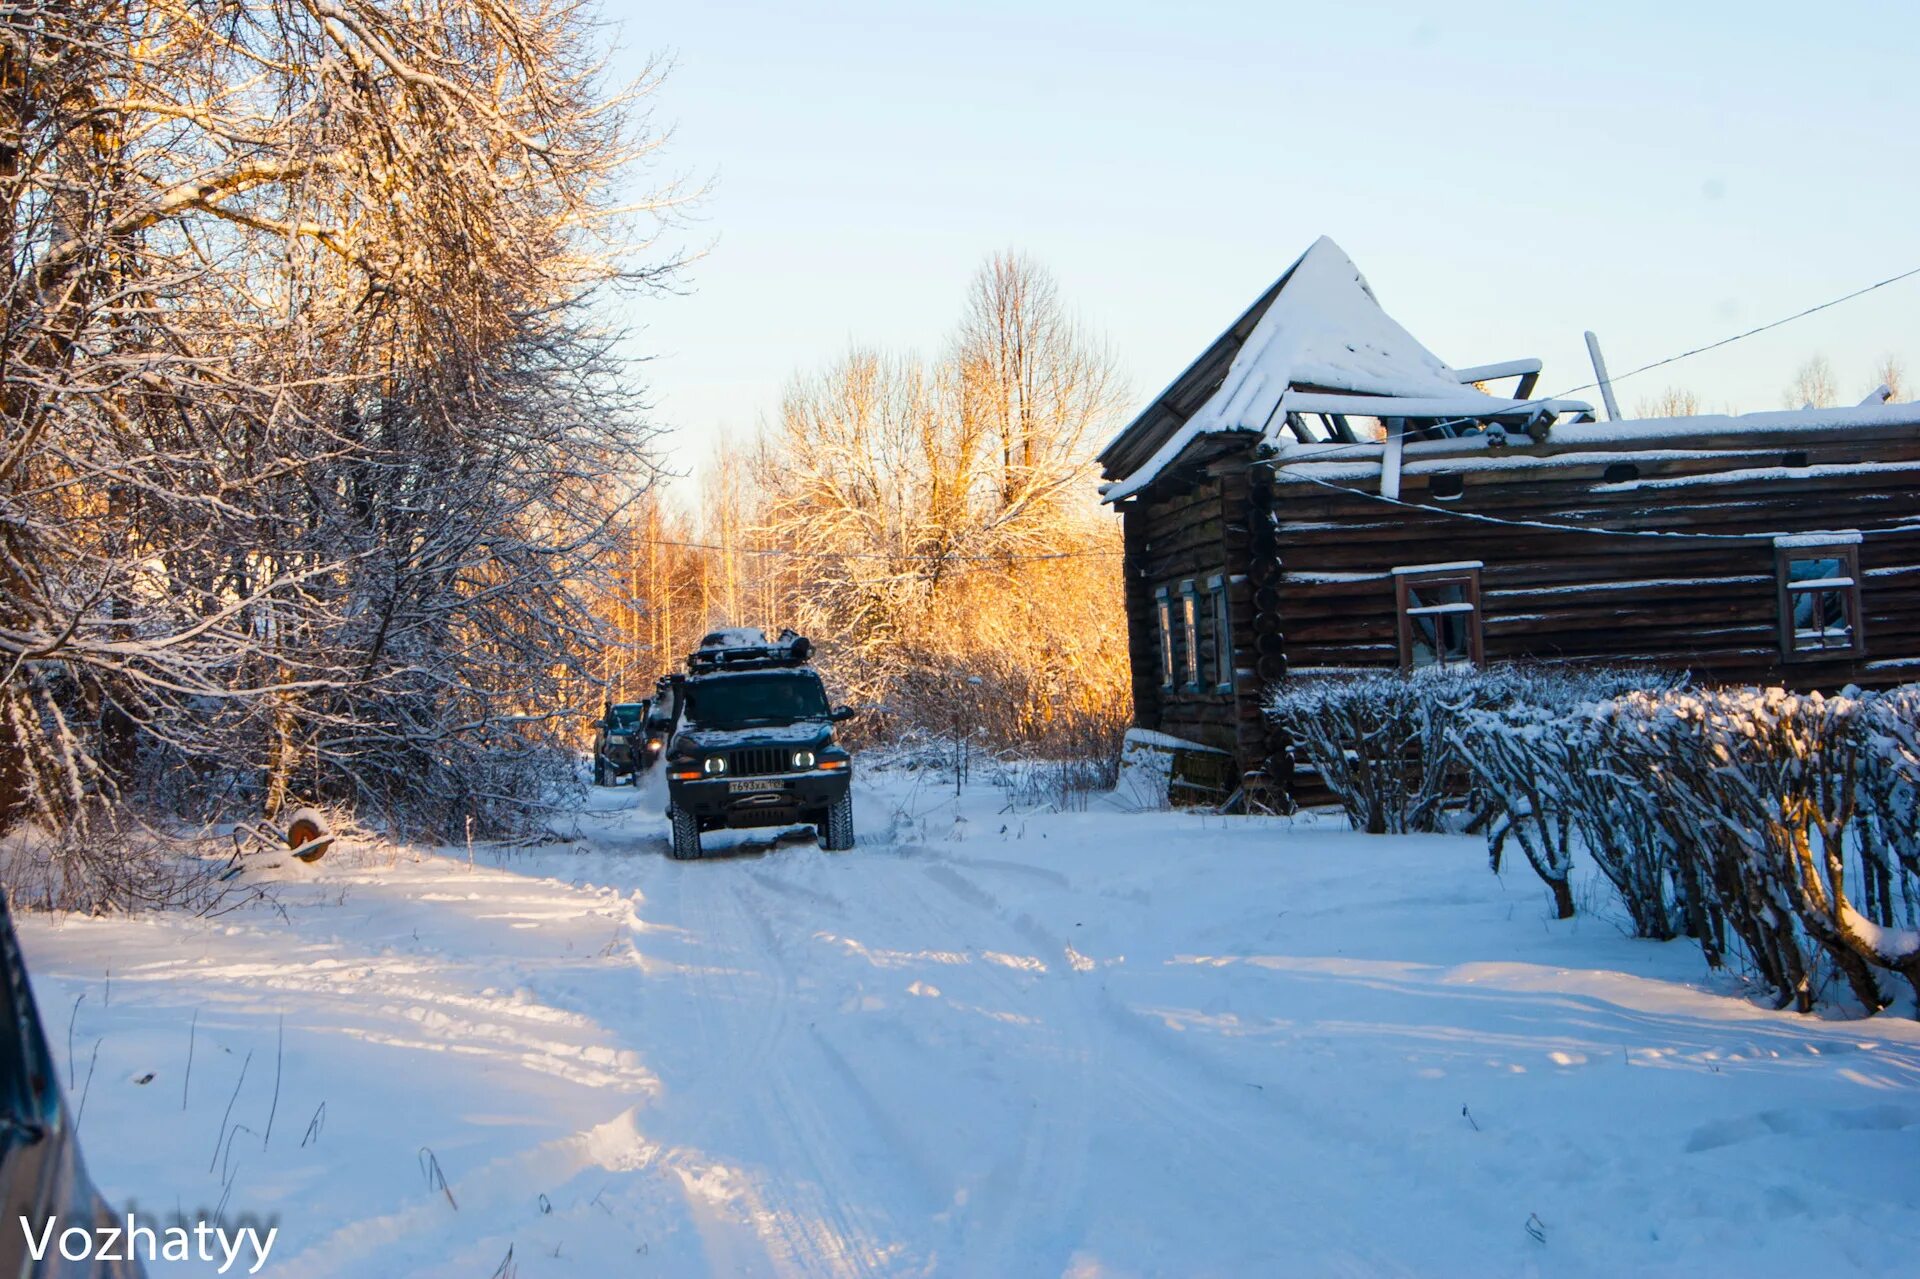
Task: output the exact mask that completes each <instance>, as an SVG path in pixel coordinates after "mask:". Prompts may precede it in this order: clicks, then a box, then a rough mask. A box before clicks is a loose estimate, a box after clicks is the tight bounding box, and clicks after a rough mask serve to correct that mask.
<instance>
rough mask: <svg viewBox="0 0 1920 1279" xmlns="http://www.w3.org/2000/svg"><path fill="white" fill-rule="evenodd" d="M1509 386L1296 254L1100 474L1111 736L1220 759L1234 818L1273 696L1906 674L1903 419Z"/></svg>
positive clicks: (1911, 630)
mask: <svg viewBox="0 0 1920 1279" xmlns="http://www.w3.org/2000/svg"><path fill="white" fill-rule="evenodd" d="M1539 376H1540V362H1539V361H1538V360H1530V359H1527V360H1511V361H1507V362H1505V363H1500V364H1488V365H1480V366H1475V367H1467V368H1454V367H1451V366H1449V365H1447V364H1446V363H1444V362H1443V361H1441V360H1440V359H1439V358H1438V357H1437V356H1435V355H1434V354H1433V353H1432V352H1431V351H1429V350H1427V348H1425V347H1424V346H1422V345H1421V344H1420V343H1419V342H1418V341H1416V340H1415V339H1414V338H1413V336H1412V335H1411V334H1409V333H1408V332H1407V331H1406V330H1405V329H1403V328H1401V327H1400V325H1399V324H1397V323H1396V322H1394V320H1393V319H1392V318H1390V317H1389V316H1388V315H1387V314H1386V312H1385V311H1384V310H1382V309H1381V307H1380V305H1379V303H1378V302H1377V301H1376V299H1375V297H1374V294H1373V291H1372V289H1371V288H1370V287H1369V286H1368V284H1367V282H1366V280H1365V279H1364V278H1363V277H1362V276H1361V275H1360V273H1359V271H1358V270H1357V269H1355V267H1354V265H1353V263H1352V261H1351V260H1349V259H1348V257H1347V255H1346V254H1345V253H1343V252H1342V251H1341V250H1340V248H1339V246H1337V245H1335V244H1334V243H1333V242H1332V241H1331V240H1328V239H1325V238H1323V239H1321V240H1319V241H1318V242H1316V243H1315V244H1314V245H1313V246H1312V247H1311V248H1309V249H1308V250H1307V251H1306V253H1305V254H1303V255H1302V256H1301V257H1300V258H1299V260H1297V261H1296V262H1294V264H1293V265H1292V266H1291V267H1289V268H1288V269H1287V271H1286V273H1285V274H1283V275H1282V276H1281V277H1280V278H1279V280H1277V281H1276V282H1275V283H1274V284H1273V286H1272V287H1271V288H1269V289H1268V290H1267V291H1266V292H1265V293H1263V294H1262V295H1261V296H1260V297H1259V298H1258V299H1256V300H1255V302H1254V304H1253V305H1252V306H1251V307H1249V308H1248V309H1247V310H1246V312H1245V313H1243V314H1242V315H1241V316H1240V317H1239V318H1238V319H1237V320H1235V321H1234V323H1233V324H1232V325H1231V326H1230V327H1229V328H1228V329H1227V331H1226V332H1225V333H1223V334H1221V335H1220V337H1219V338H1218V339H1217V340H1216V341H1215V342H1214V343H1213V344H1212V345H1211V346H1209V347H1208V348H1207V349H1206V351H1204V352H1203V353H1201V355H1200V357H1199V358H1198V359H1196V360H1195V361H1194V362H1193V363H1192V364H1191V365H1190V366H1188V368H1187V369H1186V370H1185V371H1184V372H1183V373H1181V374H1180V376H1179V377H1177V378H1175V379H1174V381H1173V382H1172V384H1171V385H1169V386H1168V387H1167V389H1166V390H1165V391H1163V392H1162V393H1161V394H1160V395H1159V396H1157V397H1156V398H1155V399H1154V400H1153V402H1152V403H1150V404H1149V405H1147V407H1146V408H1145V409H1144V410H1142V411H1141V413H1140V414H1139V416H1137V417H1136V418H1134V420H1133V421H1132V422H1131V423H1129V424H1128V425H1127V426H1126V427H1125V428H1124V429H1123V430H1122V431H1121V432H1120V433H1119V434H1118V435H1117V436H1115V438H1114V439H1113V440H1112V442H1111V443H1109V444H1108V445H1107V447H1106V448H1105V449H1104V450H1103V451H1102V453H1101V454H1100V464H1101V467H1102V471H1103V474H1104V477H1105V480H1106V482H1105V483H1104V484H1103V486H1102V492H1103V496H1104V498H1105V500H1106V501H1108V502H1110V503H1112V504H1113V505H1114V506H1116V507H1117V508H1118V510H1119V512H1120V515H1121V518H1122V522H1123V528H1124V546H1125V580H1126V610H1127V626H1128V635H1129V644H1130V650H1131V653H1130V655H1131V662H1132V683H1133V698H1134V707H1135V722H1136V724H1137V725H1138V726H1140V727H1141V728H1144V729H1151V730H1155V731H1157V732H1159V733H1163V734H1167V735H1171V736H1173V737H1176V738H1179V739H1182V740H1185V741H1190V742H1196V743H1199V744H1201V745H1204V746H1209V747H1213V748H1216V749H1219V750H1224V751H1228V752H1230V753H1231V754H1232V755H1233V757H1234V759H1235V761H1236V762H1237V765H1238V768H1239V770H1240V773H1241V779H1242V783H1243V788H1244V789H1245V791H1246V793H1247V795H1248V796H1249V798H1253V797H1264V798H1266V799H1268V800H1269V801H1274V802H1279V803H1285V802H1287V796H1288V795H1290V794H1291V793H1292V791H1293V790H1294V789H1295V781H1296V779H1295V777H1294V772H1293V764H1292V760H1291V756H1290V753H1289V749H1288V743H1287V741H1286V740H1285V738H1284V735H1282V734H1280V733H1279V732H1278V730H1277V729H1275V728H1274V727H1273V726H1272V725H1271V724H1270V723H1269V722H1268V720H1267V718H1266V716H1265V714H1264V713H1263V706H1264V703H1265V698H1266V695H1267V693H1268V691H1269V690H1270V689H1272V688H1273V687H1274V686H1275V685H1277V684H1278V683H1280V682H1281V681H1285V680H1290V679H1298V678H1304V677H1311V676H1313V675H1323V674H1332V673H1338V672H1345V671H1353V670H1361V669H1380V668H1386V669H1400V670H1413V669H1416V668H1419V667H1423V666H1429V665H1434V664H1467V663H1482V662H1501V661H1512V660H1537V661H1545V662H1606V663H1615V664H1621V663H1646V664H1649V665H1655V666H1661V667H1670V668H1677V669H1684V670H1686V671H1689V672H1691V674H1692V676H1693V678H1694V679H1695V680H1697V681H1702V682H1709V683H1757V684H1780V685H1785V686H1788V687H1793V688H1803V689H1804V688H1820V689H1838V688H1841V687H1844V686H1846V685H1849V684H1855V685H1860V686H1885V685H1892V684H1898V683H1904V682H1907V681H1910V680H1914V679H1920V486H1917V485H1916V483H1915V481H1916V480H1920V404H1894V403H1888V402H1886V401H1887V400H1888V399H1889V395H1888V394H1887V393H1886V391H1885V388H1882V391H1881V392H1880V393H1877V394H1876V395H1874V396H1872V397H1869V399H1868V401H1867V402H1865V403H1863V404H1860V405H1858V406H1854V407H1850V408H1821V409H1815V408H1806V409H1802V410H1797V411H1788V412H1770V413H1750V414H1743V415H1739V416H1729V415H1705V416H1692V417H1669V418H1656V419H1649V420H1643V421H1619V420H1607V421H1602V420H1599V415H1598V414H1597V413H1596V412H1595V410H1594V408H1593V406H1592V405H1591V404H1590V403H1588V402H1587V401H1585V400H1579V399H1569V398H1564V397H1552V398H1536V397H1535V396H1534V391H1535V388H1536V386H1537V383H1538V380H1539ZM1502 392H1505V393H1502ZM1298 780H1299V782H1300V783H1301V785H1302V786H1304V787H1305V788H1306V789H1307V790H1312V789H1313V788H1312V785H1311V779H1309V778H1305V777H1302V778H1300V779H1298ZM1303 797H1304V796H1303Z"/></svg>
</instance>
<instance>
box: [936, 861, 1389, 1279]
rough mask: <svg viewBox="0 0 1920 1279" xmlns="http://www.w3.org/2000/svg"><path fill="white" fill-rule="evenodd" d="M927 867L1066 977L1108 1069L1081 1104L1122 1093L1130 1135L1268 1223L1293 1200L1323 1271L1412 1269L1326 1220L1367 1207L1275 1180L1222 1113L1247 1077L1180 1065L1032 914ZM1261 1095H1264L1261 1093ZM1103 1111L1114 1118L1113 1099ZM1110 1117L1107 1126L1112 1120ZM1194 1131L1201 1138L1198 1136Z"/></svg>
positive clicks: (1081, 1021) (1243, 1132)
mask: <svg viewBox="0 0 1920 1279" xmlns="http://www.w3.org/2000/svg"><path fill="white" fill-rule="evenodd" d="M925 870H926V873H927V877H928V879H929V880H930V881H932V882H933V883H935V884H938V885H939V886H941V887H942V888H944V889H946V890H947V891H948V892H950V893H952V894H953V896H954V897H955V898H957V899H958V900H961V901H963V902H966V903H967V904H969V905H971V906H973V907H975V908H976V909H978V910H980V911H983V912H986V913H989V914H992V915H994V916H995V917H997V918H998V920H999V921H1000V923H1001V924H1002V925H1003V926H1004V927H1006V928H1008V929H1010V930H1012V931H1013V932H1014V933H1015V934H1016V935H1017V936H1019V937H1020V938H1021V939H1022V940H1023V941H1024V942H1026V943H1027V944H1028V945H1031V946H1033V947H1034V948H1036V949H1037V950H1039V951H1041V952H1042V953H1045V954H1048V955H1050V956H1052V957H1053V962H1052V965H1051V966H1050V972H1054V973H1058V974H1060V975H1061V977H1062V978H1063V981H1062V982H1061V985H1062V987H1063V988H1064V989H1065V990H1066V991H1067V992H1068V993H1069V996H1070V998H1071V1000H1072V1002H1073V1003H1074V1004H1075V1005H1076V1008H1077V1010H1078V1018H1077V1022H1076V1026H1077V1033H1079V1034H1080V1035H1081V1036H1082V1040H1081V1042H1082V1043H1084V1044H1085V1045H1087V1055H1088V1056H1090V1057H1093V1058H1096V1059H1097V1060H1099V1061H1100V1063H1101V1067H1102V1068H1101V1071H1100V1074H1099V1075H1098V1077H1097V1079H1095V1080H1094V1081H1092V1082H1093V1084H1094V1086H1093V1087H1087V1088H1084V1089H1082V1090H1081V1094H1082V1096H1081V1100H1082V1102H1083V1103H1086V1104H1091V1101H1092V1098H1093V1097H1094V1096H1095V1094H1096V1091H1098V1092H1100V1093H1103V1094H1105V1100H1106V1101H1107V1102H1109V1103H1112V1102H1117V1101H1120V1100H1121V1098H1123V1097H1124V1098H1126V1099H1127V1100H1128V1101H1130V1103H1131V1104H1129V1105H1127V1107H1126V1108H1127V1110H1129V1111H1130V1112H1132V1113H1131V1116H1130V1119H1129V1121H1128V1124H1127V1127H1128V1129H1129V1130H1130V1131H1132V1132H1134V1133H1150V1134H1152V1135H1153V1137H1154V1139H1155V1142H1156V1144H1158V1145H1160V1146H1162V1147H1163V1148H1164V1150H1165V1152H1166V1155H1167V1158H1168V1161H1169V1163H1170V1165H1173V1166H1179V1165H1182V1164H1184V1165H1188V1166H1189V1167H1188V1174H1189V1175H1188V1177H1187V1178H1185V1179H1184V1184H1203V1185H1206V1186H1207V1187H1208V1189H1207V1195H1208V1197H1209V1198H1210V1199H1215V1200H1217V1201H1224V1202H1233V1203H1237V1204H1239V1205H1240V1206H1241V1208H1242V1210H1243V1211H1244V1212H1245V1213H1246V1214H1247V1215H1248V1217H1249V1219H1252V1220H1259V1219H1268V1220H1271V1219H1272V1217H1273V1209H1274V1206H1275V1203H1276V1201H1277V1200H1282V1199H1284V1200H1288V1201H1290V1202H1291V1203H1293V1204H1294V1205H1296V1211H1294V1212H1292V1213H1290V1214H1289V1220H1290V1222H1292V1223H1294V1224H1295V1225H1296V1227H1297V1228H1298V1230H1299V1231H1300V1233H1301V1234H1303V1235H1305V1236H1307V1237H1310V1238H1312V1239H1313V1240H1314V1243H1313V1245H1312V1247H1313V1248H1314V1249H1315V1252H1316V1253H1317V1255H1318V1257H1319V1259H1320V1262H1319V1264H1330V1265H1331V1268H1330V1269H1327V1270H1325V1271H1323V1272H1322V1273H1327V1274H1333V1275H1352V1276H1355V1277H1356V1279H1358V1277H1359V1276H1369V1277H1371V1276H1381V1275H1401V1274H1411V1273H1413V1272H1412V1271H1409V1270H1408V1269H1407V1268H1406V1267H1405V1266H1404V1265H1402V1264H1401V1263H1400V1262H1399V1261H1398V1260H1397V1259H1395V1258H1393V1257H1391V1256H1388V1255H1387V1254H1385V1253H1383V1252H1379V1251H1377V1250H1375V1249H1374V1248H1372V1247H1370V1246H1368V1245H1367V1244H1365V1243H1364V1242H1363V1241H1359V1240H1356V1239H1355V1238H1354V1237H1353V1236H1352V1234H1351V1232H1341V1233H1335V1232H1334V1231H1332V1230H1330V1229H1329V1228H1328V1227H1327V1225H1326V1223H1328V1222H1332V1221H1356V1220H1365V1219H1366V1213H1365V1212H1364V1211H1362V1212H1358V1213H1355V1212H1353V1211H1351V1210H1350V1209H1344V1210H1339V1211H1326V1210H1323V1209H1321V1208H1319V1207H1317V1206H1315V1205H1317V1204H1320V1203H1324V1202H1325V1201H1326V1200H1327V1198H1328V1196H1327V1194H1326V1193H1325V1188H1324V1184H1323V1183H1315V1184H1308V1183H1304V1182H1297V1183H1296V1184H1294V1185H1292V1186H1288V1187H1285V1188H1282V1187H1279V1186H1277V1185H1276V1184H1275V1181H1276V1178H1275V1171H1276V1166H1275V1162H1274V1161H1269V1160H1267V1159H1265V1158H1262V1157H1260V1156H1259V1155H1258V1154H1256V1153H1254V1151H1253V1150H1252V1148H1251V1146H1252V1134H1250V1133H1249V1131H1248V1129H1247V1127H1245V1126H1243V1125H1241V1124H1239V1123H1236V1122H1234V1121H1233V1120H1231V1119H1228V1118H1225V1117H1224V1116H1229V1115H1236V1114H1244V1113H1245V1112H1246V1110H1247V1108H1248V1098H1247V1089H1248V1085H1247V1084H1246V1083H1245V1082H1244V1081H1238V1080H1229V1079H1227V1078H1225V1077H1224V1076H1222V1075H1221V1074H1220V1073H1219V1068H1218V1067H1217V1065H1215V1064H1214V1063H1211V1062H1209V1063H1207V1066H1208V1068H1207V1069H1205V1070H1192V1069H1190V1068H1189V1067H1190V1066H1191V1065H1192V1063H1191V1062H1190V1061H1187V1062H1186V1064H1185V1065H1183V1064H1182V1063H1183V1060H1185V1059H1187V1058H1189V1057H1190V1055H1191V1050H1188V1049H1185V1048H1184V1047H1183V1048H1180V1049H1178V1050H1177V1051H1176V1050H1175V1049H1173V1048H1172V1047H1171V1046H1170V1045H1168V1044H1167V1043H1165V1042H1164V1041H1163V1040H1162V1038H1161V1037H1160V1036H1158V1035H1157V1034H1156V1033H1155V1032H1154V1030H1153V1029H1152V1027H1151V1026H1149V1025H1148V1024H1146V1023H1145V1022H1144V1021H1143V1019H1142V1017H1141V1014H1139V1013H1137V1012H1135V1011H1134V1010H1132V1009H1131V1008H1129V1007H1127V1006H1126V1005H1125V1004H1124V1003H1122V1002H1121V1001H1120V1000H1119V999H1117V998H1116V997H1115V996H1114V995H1113V994H1112V992H1111V991H1110V990H1109V988H1108V985H1107V982H1106V980H1105V978H1104V977H1103V976H1099V975H1097V973H1096V972H1094V971H1086V970H1084V968H1083V966H1082V963H1081V960H1082V959H1083V957H1080V956H1079V952H1077V951H1076V950H1074V948H1073V947H1072V946H1071V945H1070V944H1069V943H1067V942H1066V940H1065V939H1064V938H1062V937H1059V936H1057V935H1055V934H1054V933H1052V932H1051V931H1050V930H1048V929H1047V928H1046V927H1045V926H1043V925H1042V924H1040V923H1039V922H1038V921H1036V920H1035V919H1034V918H1033V916H1032V915H1031V914H1030V913H1029V912H1026V911H1019V910H1015V909H1012V908H1009V907H1007V906H1006V905H1005V904H1004V903H1002V902H1001V901H1000V899H999V898H998V897H996V896H995V895H994V893H993V892H992V891H991V890H989V889H988V888H986V887H984V886H983V885H981V884H980V883H978V882H977V881H975V880H974V879H972V878H971V877H969V876H968V875H966V874H965V873H964V872H963V870H962V869H961V868H960V864H959V863H957V862H956V860H955V859H952V858H945V857H941V858H939V860H937V861H935V862H933V863H931V864H928V865H927V866H926V867H925ZM1096 1026H1103V1027H1105V1029H1106V1031H1107V1033H1106V1035H1105V1036H1104V1038H1105V1039H1106V1041H1107V1042H1106V1043H1105V1044H1102V1046H1101V1047H1100V1048H1099V1049H1098V1050H1097V1051H1096V1050H1095V1049H1094V1047H1093V1045H1094V1044H1095V1042H1096V1040H1097V1039H1099V1038H1102V1037H1101V1036H1099V1035H1098V1034H1097V1032H1096V1030H1095V1029H1094V1028H1095V1027H1096ZM1115 1039H1120V1040H1124V1041H1130V1042H1131V1043H1133V1044H1134V1045H1135V1046H1136V1050H1135V1051H1132V1052H1127V1051H1119V1050H1117V1046H1116V1045H1115V1044H1114V1043H1113V1041H1114V1040H1115ZM1140 1049H1144V1050H1145V1051H1140ZM1261 1095H1262V1096H1264V1092H1262V1094H1261ZM1283 1104H1284V1105H1285V1107H1286V1109H1287V1110H1288V1111H1289V1116H1290V1118H1291V1119H1292V1120H1293V1121H1294V1122H1296V1123H1298V1124H1300V1125H1301V1126H1302V1127H1317V1128H1321V1129H1322V1130H1323V1131H1324V1130H1325V1128H1326V1125H1325V1124H1324V1123H1323V1122H1321V1121H1320V1119H1319V1117H1318V1115H1317V1113H1316V1112H1314V1111H1313V1110H1312V1109H1311V1108H1309V1107H1306V1106H1305V1105H1303V1104H1301V1103H1300V1102H1299V1100H1298V1099H1297V1098H1293V1097H1291V1096H1289V1097H1286V1098H1285V1099H1284V1103H1283ZM1105 1109H1106V1111H1107V1113H1108V1114H1109V1116H1110V1115H1111V1111H1112V1107H1111V1105H1109V1106H1107V1107H1105ZM1266 1117H1267V1116H1266V1115H1261V1116H1260V1118H1262V1119H1265V1118H1266ZM1108 1123H1109V1125H1111V1123H1112V1120H1111V1118H1109V1120H1108ZM1262 1126H1266V1125H1264V1124H1263V1125H1262ZM1195 1135H1198V1137H1199V1140H1198V1141H1195V1140H1194V1137H1195ZM1302 1135H1303V1134H1302V1133H1300V1132H1297V1131H1296V1132H1293V1133H1282V1134H1279V1135H1278V1136H1279V1137H1280V1138H1282V1139H1292V1140H1298V1138H1299V1137H1300V1136H1302ZM1310 1139H1312V1140H1320V1139H1321V1138H1319V1137H1317V1136H1316V1137H1315V1138H1310ZM1350 1157H1351V1152H1350V1151H1349V1150H1345V1149H1342V1148H1341V1147H1339V1146H1338V1145H1335V1144H1332V1143H1329V1148H1328V1152H1327V1159H1326V1160H1325V1161H1323V1166H1337V1165H1338V1164H1340V1163H1341V1162H1344V1161H1346V1160H1349V1159H1350ZM1289 1162H1290V1164H1291V1166H1293V1167H1296V1168H1297V1167H1299V1166H1301V1164H1300V1161H1299V1160H1298V1159H1297V1158H1296V1159H1293V1160H1290V1161H1289Z"/></svg>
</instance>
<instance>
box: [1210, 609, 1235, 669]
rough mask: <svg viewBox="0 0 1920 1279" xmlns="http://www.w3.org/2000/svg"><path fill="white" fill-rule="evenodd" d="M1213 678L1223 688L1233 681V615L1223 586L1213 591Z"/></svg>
mask: <svg viewBox="0 0 1920 1279" xmlns="http://www.w3.org/2000/svg"><path fill="white" fill-rule="evenodd" d="M1213 680H1214V683H1215V684H1217V685H1219V686H1221V687H1223V688H1224V687H1226V686H1227V685H1229V684H1231V683H1233V616H1232V614H1231V613H1229V612H1228V611H1227V588H1226V587H1225V586H1222V587H1221V588H1220V589H1219V590H1217V591H1215V592H1214V593H1213Z"/></svg>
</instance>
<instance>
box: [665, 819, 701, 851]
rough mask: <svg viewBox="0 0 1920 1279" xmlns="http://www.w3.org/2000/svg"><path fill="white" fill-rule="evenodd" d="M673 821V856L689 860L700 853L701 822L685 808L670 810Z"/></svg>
mask: <svg viewBox="0 0 1920 1279" xmlns="http://www.w3.org/2000/svg"><path fill="white" fill-rule="evenodd" d="M667 816H668V817H669V818H670V819H671V820H672V822H673V858H674V860H675V861H682V862H689V861H692V860H693V859H694V858H696V857H698V856H699V855H700V822H699V820H698V819H697V818H695V817H694V815H693V814H692V813H689V812H687V811H686V810H685V809H683V808H674V809H670V810H668V813H667Z"/></svg>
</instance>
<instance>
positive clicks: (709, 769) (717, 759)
mask: <svg viewBox="0 0 1920 1279" xmlns="http://www.w3.org/2000/svg"><path fill="white" fill-rule="evenodd" d="M700 770H701V771H702V772H704V773H706V774H707V775H708V776H713V775H715V774H718V773H724V772H726V771H727V757H726V756H725V755H709V756H707V761H706V763H704V764H702V765H700Z"/></svg>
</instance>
